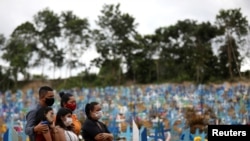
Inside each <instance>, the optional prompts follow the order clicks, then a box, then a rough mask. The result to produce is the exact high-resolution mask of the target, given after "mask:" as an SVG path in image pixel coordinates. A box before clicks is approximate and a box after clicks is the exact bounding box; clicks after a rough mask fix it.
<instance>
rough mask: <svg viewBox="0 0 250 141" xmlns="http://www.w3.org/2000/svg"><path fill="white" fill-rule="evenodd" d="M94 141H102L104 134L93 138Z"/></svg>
mask: <svg viewBox="0 0 250 141" xmlns="http://www.w3.org/2000/svg"><path fill="white" fill-rule="evenodd" d="M95 140H97V141H103V140H105V137H104V133H99V134H97V135H96V136H95Z"/></svg>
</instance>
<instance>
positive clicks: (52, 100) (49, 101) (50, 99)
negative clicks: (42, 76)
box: [45, 98, 55, 106]
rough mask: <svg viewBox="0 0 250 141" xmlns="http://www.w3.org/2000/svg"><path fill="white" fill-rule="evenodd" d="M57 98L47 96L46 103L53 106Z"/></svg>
mask: <svg viewBox="0 0 250 141" xmlns="http://www.w3.org/2000/svg"><path fill="white" fill-rule="evenodd" d="M54 101H55V99H54V98H46V99H45V103H46V105H47V106H52V105H53V104H54Z"/></svg>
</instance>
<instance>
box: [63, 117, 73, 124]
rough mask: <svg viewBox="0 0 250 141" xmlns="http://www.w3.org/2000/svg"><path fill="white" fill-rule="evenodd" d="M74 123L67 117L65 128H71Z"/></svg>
mask: <svg viewBox="0 0 250 141" xmlns="http://www.w3.org/2000/svg"><path fill="white" fill-rule="evenodd" d="M72 123H73V120H72V118H69V117H66V121H64V125H65V126H70V125H71V124H72Z"/></svg>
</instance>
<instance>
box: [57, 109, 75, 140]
mask: <svg viewBox="0 0 250 141" xmlns="http://www.w3.org/2000/svg"><path fill="white" fill-rule="evenodd" d="M53 133H54V140H55V141H79V139H78V137H77V135H76V134H75V133H74V131H73V126H72V111H71V110H70V109H68V108H60V109H59V110H58V112H57V114H56V121H55V128H54V129H53Z"/></svg>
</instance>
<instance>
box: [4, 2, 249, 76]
mask: <svg viewBox="0 0 250 141" xmlns="http://www.w3.org/2000/svg"><path fill="white" fill-rule="evenodd" d="M105 3H106V4H117V3H120V4H121V6H120V10H121V11H122V12H123V13H129V14H130V15H132V16H133V17H135V19H136V23H138V24H139V26H138V28H137V30H138V31H139V32H140V33H141V34H151V33H153V32H154V30H155V29H156V28H158V27H161V26H169V25H171V24H175V23H176V22H177V20H184V19H192V20H197V21H199V22H201V21H210V22H212V23H214V21H215V16H216V15H217V14H218V12H219V10H220V9H232V8H241V12H242V13H243V16H246V17H247V19H248V21H249V22H250V0H0V34H1V33H2V34H4V35H5V37H7V38H8V37H9V35H10V34H11V33H12V31H13V30H14V29H15V28H16V27H17V26H18V25H20V24H22V23H24V22H26V21H33V16H34V15H35V14H37V12H38V11H41V10H43V9H45V8H50V9H51V10H53V11H54V12H56V13H58V14H60V13H61V11H67V10H71V11H73V13H74V14H76V15H77V16H79V17H81V18H87V19H89V22H90V24H91V27H93V26H94V21H95V20H97V16H98V15H99V14H100V10H101V9H102V6H103V5H104V4H105ZM86 54H88V55H85V57H84V58H83V59H85V60H87V61H86V63H88V60H91V59H92V58H93V57H96V56H97V54H96V53H95V51H94V50H89V51H88V53H86ZM0 64H3V61H1V60H0ZM32 71H33V72H32V73H40V72H39V71H40V70H39V69H35V70H32ZM75 73H76V72H75ZM63 74H65V73H64V72H60V73H57V75H56V77H59V76H63ZM47 75H49V76H52V75H51V74H49V73H48V74H47Z"/></svg>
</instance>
